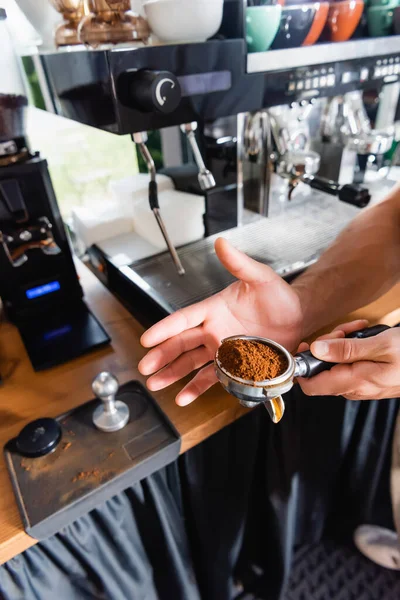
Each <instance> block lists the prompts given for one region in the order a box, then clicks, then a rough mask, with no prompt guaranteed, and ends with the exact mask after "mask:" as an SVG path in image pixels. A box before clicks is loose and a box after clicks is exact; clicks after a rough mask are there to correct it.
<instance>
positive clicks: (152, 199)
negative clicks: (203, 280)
mask: <svg viewBox="0 0 400 600" xmlns="http://www.w3.org/2000/svg"><path fill="white" fill-rule="evenodd" d="M132 139H133V141H134V143H135V144H136V145H137V146H138V147H139V150H140V154H141V155H142V158H143V160H144V162H145V163H146V167H147V170H148V172H149V175H150V182H149V203H150V208H151V210H152V211H153V214H154V216H155V218H156V221H157V224H158V226H159V228H160V231H161V233H162V236H163V238H164V240H165V243H166V244H167V247H168V250H169V253H170V255H171V258H172V260H173V262H174V265H175V267H176V270H177V271H178V273H179V275H184V274H185V269H184V268H183V265H182V263H181V261H180V258H179V256H178V253H177V251H176V249H175V246H174V245H173V243H172V241H171V238H170V237H169V234H168V231H167V228H166V227H165V223H164V221H163V218H162V216H161V212H160V205H159V203H158V191H157V181H156V167H155V164H154V160H153V157H152V156H151V154H150V151H149V149H148V147H147V145H146V142H147V140H148V137H147V133H146V132H143V131H142V132H140V133H134V134H133V135H132Z"/></svg>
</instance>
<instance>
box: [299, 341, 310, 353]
mask: <svg viewBox="0 0 400 600" xmlns="http://www.w3.org/2000/svg"><path fill="white" fill-rule="evenodd" d="M309 347H310V346H309V345H308V344H307V342H301V344H300V346H299V347H298V348H297V352H305V351H306V350H308V349H309Z"/></svg>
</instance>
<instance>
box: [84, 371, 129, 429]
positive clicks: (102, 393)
mask: <svg viewBox="0 0 400 600" xmlns="http://www.w3.org/2000/svg"><path fill="white" fill-rule="evenodd" d="M118 388H119V384H118V379H117V378H116V377H115V375H113V374H112V373H109V372H108V371H103V372H102V373H99V374H98V375H97V377H96V378H95V379H94V380H93V383H92V390H93V393H94V394H95V395H96V396H97V398H98V399H99V400H101V404H100V405H99V406H97V408H96V409H95V410H94V412H93V423H94V425H95V426H96V427H97V429H100V430H101V431H105V432H113V431H118V430H119V429H122V428H123V427H125V425H126V424H127V422H128V421H129V408H128V406H127V405H126V404H125V402H121V401H120V400H116V398H115V396H116V394H117V392H118Z"/></svg>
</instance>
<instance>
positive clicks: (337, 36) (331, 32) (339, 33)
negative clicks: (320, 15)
mask: <svg viewBox="0 0 400 600" xmlns="http://www.w3.org/2000/svg"><path fill="white" fill-rule="evenodd" d="M363 11H364V1H363V0H339V2H331V3H330V6H329V14H328V19H327V21H326V27H325V31H324V39H325V40H327V41H330V42H347V40H349V39H350V38H351V37H352V36H353V35H354V33H355V32H356V30H357V28H358V27H359V25H360V22H361V19H362V16H363Z"/></svg>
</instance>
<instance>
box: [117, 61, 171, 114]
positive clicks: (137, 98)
mask: <svg viewBox="0 0 400 600" xmlns="http://www.w3.org/2000/svg"><path fill="white" fill-rule="evenodd" d="M117 94H118V99H119V100H120V102H122V104H124V105H125V106H129V107H130V108H136V109H138V110H140V111H142V112H155V111H156V112H160V113H163V114H168V113H172V112H174V110H176V109H177V108H178V106H179V103H180V101H181V97H182V94H181V86H180V85H179V81H178V79H177V78H176V77H175V75H173V74H172V73H170V72H169V71H149V70H140V71H128V72H126V73H123V74H122V75H120V77H119V78H118V83H117Z"/></svg>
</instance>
